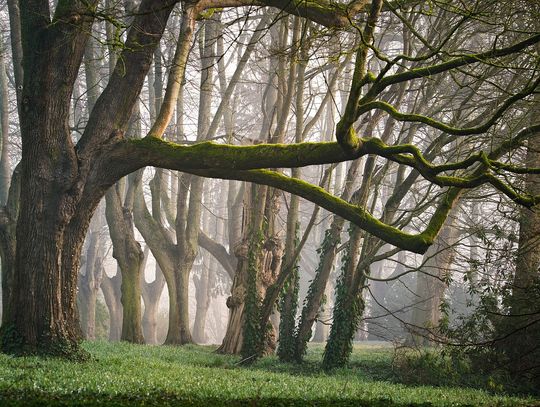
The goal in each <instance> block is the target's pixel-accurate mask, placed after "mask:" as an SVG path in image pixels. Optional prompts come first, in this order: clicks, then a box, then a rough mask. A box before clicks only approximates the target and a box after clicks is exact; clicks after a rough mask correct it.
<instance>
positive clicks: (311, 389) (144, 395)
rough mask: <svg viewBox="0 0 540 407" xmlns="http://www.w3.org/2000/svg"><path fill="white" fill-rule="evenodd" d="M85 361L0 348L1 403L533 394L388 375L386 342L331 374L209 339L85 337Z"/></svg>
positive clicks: (475, 398)
mask: <svg viewBox="0 0 540 407" xmlns="http://www.w3.org/2000/svg"><path fill="white" fill-rule="evenodd" d="M83 347H84V348H85V349H86V350H87V351H89V352H90V353H91V354H92V355H93V356H94V357H93V358H92V359H91V360H89V361H87V362H83V363H80V362H73V361H66V360H63V359H57V358H47V359H44V358H39V357H21V358H14V357H11V356H7V355H1V354H0V405H2V407H5V406H29V405H33V406H38V405H40V406H65V405H79V406H82V405H86V406H93V405H108V406H111V405H114V406H133V405H145V406H173V405H174V406H320V407H323V406H332V407H335V406H351V407H352V406H394V407H398V406H400V407H405V406H433V407H434V406H486V407H487V406H501V407H502V406H523V405H534V403H535V400H534V399H530V398H529V399H526V398H517V397H502V396H493V395H489V394H488V393H487V392H485V391H480V390H471V389H467V388H463V387H460V388H433V387H426V386H418V387H407V386H404V385H402V384H396V383H391V380H392V377H391V376H389V373H391V363H392V350H391V348H381V347H365V346H362V347H355V352H354V353H353V356H352V358H351V364H350V366H351V368H349V369H339V370H337V371H336V372H335V374H333V375H328V374H326V373H324V371H322V370H321V369H320V368H319V367H318V363H319V361H320V357H321V353H322V348H321V347H313V348H312V347H310V349H309V351H308V354H307V356H306V360H307V363H306V364H303V365H290V364H284V363H279V361H278V360H277V359H276V358H275V357H265V358H262V359H260V360H259V361H257V362H255V363H254V364H253V365H251V366H250V367H248V368H246V367H241V366H239V365H238V364H237V361H238V358H237V357H235V356H230V355H220V354H216V353H214V352H213V351H214V348H213V347H202V346H194V345H187V346H182V347H173V346H143V345H132V344H127V343H114V344H113V343H105V342H86V343H84V344H83Z"/></svg>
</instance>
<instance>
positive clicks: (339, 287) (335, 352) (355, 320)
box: [323, 225, 365, 370]
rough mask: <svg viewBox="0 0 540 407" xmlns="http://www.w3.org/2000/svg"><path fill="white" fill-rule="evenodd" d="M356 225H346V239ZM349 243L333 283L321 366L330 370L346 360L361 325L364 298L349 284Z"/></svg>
mask: <svg viewBox="0 0 540 407" xmlns="http://www.w3.org/2000/svg"><path fill="white" fill-rule="evenodd" d="M356 229H357V228H356V226H354V225H351V226H350V227H349V230H348V232H349V241H350V242H352V241H353V240H354V239H353V235H354V234H355V233H356ZM351 249H352V246H351V244H349V245H347V247H346V249H345V253H344V255H343V258H342V266H341V273H340V275H339V277H338V279H337V283H336V301H335V305H334V313H333V323H332V328H331V330H330V336H329V338H328V342H327V344H326V348H325V351H324V356H323V368H324V369H325V370H330V369H333V368H336V367H342V366H344V365H346V364H347V362H348V360H349V356H350V354H351V352H352V345H353V340H354V335H355V333H356V331H357V329H358V326H359V325H360V321H361V319H362V315H363V313H364V306H365V304H364V300H363V298H362V294H361V291H360V292H357V290H355V288H354V287H351V285H350V282H351V280H352V277H353V276H352V275H350V274H349V270H354V268H352V267H350V265H351V261H352V258H351Z"/></svg>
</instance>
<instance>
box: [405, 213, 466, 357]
mask: <svg viewBox="0 0 540 407" xmlns="http://www.w3.org/2000/svg"><path fill="white" fill-rule="evenodd" d="M456 222H457V213H456V209H453V210H452V211H451V213H450V214H449V218H448V220H447V222H446V224H445V226H444V227H443V229H442V230H441V233H440V234H439V236H438V237H437V239H435V242H434V243H433V245H432V246H431V247H430V248H429V249H428V251H427V252H426V254H425V255H424V258H423V260H422V267H421V268H420V272H419V273H418V274H417V277H416V289H415V294H416V295H415V299H414V301H415V304H414V306H413V311H412V318H411V327H410V337H409V338H408V342H409V343H410V344H411V345H415V346H429V345H434V344H437V343H438V342H439V341H437V338H438V329H437V327H438V325H439V321H440V319H441V301H442V300H443V299H444V293H445V291H446V288H447V287H448V283H447V282H446V281H447V280H448V279H449V275H448V273H450V272H451V266H452V262H453V259H454V256H455V249H454V245H455V244H456V243H457V240H458V238H459V231H458V229H457V227H456Z"/></svg>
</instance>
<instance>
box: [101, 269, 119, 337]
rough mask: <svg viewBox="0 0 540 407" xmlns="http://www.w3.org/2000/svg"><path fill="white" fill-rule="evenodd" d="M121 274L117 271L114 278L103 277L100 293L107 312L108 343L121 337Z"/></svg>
mask: <svg viewBox="0 0 540 407" xmlns="http://www.w3.org/2000/svg"><path fill="white" fill-rule="evenodd" d="M121 285H122V274H121V273H120V270H119V269H118V270H117V271H116V275H115V276H114V277H108V276H107V275H104V276H103V279H102V280H101V291H102V292H103V297H105V304H106V305H107V309H108V310H109V341H111V342H117V341H119V340H120V337H121V335H122V318H123V317H122V303H121V302H120V297H121V292H120V286H121Z"/></svg>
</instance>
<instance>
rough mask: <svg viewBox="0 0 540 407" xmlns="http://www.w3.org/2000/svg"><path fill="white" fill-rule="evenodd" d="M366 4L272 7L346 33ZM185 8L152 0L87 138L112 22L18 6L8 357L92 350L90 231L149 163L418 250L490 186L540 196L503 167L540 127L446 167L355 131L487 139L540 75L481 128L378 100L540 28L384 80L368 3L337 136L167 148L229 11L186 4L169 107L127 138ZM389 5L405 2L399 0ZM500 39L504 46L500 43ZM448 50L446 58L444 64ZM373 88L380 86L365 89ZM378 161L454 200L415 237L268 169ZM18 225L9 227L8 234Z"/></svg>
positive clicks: (62, 2) (70, 6) (44, 5)
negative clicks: (81, 100)
mask: <svg viewBox="0 0 540 407" xmlns="http://www.w3.org/2000/svg"><path fill="white" fill-rule="evenodd" d="M365 3H366V2H365V1H356V2H353V3H352V4H350V5H336V4H334V3H327V2H325V1H324V0H320V1H319V2H317V3H316V4H314V3H303V2H300V3H287V4H282V3H279V2H274V1H268V2H261V3H260V4H261V5H267V6H271V7H277V8H280V9H281V10H283V11H285V12H287V13H291V14H295V15H299V16H301V17H306V18H309V19H311V20H312V21H314V22H316V23H318V24H322V25H324V26H327V27H333V28H347V27H350V26H351V23H350V21H351V18H354V16H355V15H356V14H357V13H363V12H364V11H365V8H366V4H365ZM176 4H177V2H176V1H173V0H168V1H162V0H159V1H158V0H142V1H141V3H140V5H139V7H138V10H137V12H136V13H135V15H134V17H133V19H132V21H131V24H130V29H129V31H128V33H127V36H126V38H125V41H124V42H123V44H122V51H121V53H120V55H119V58H118V63H117V64H116V66H115V68H114V71H113V72H112V74H111V77H110V80H109V82H108V84H107V86H106V87H105V89H104V90H103V92H102V93H101V95H100V96H99V98H98V99H97V101H96V103H95V106H94V108H93V109H92V112H91V113H90V116H89V119H88V123H87V124H86V127H85V129H84V131H83V134H82V136H81V138H80V140H78V141H77V142H76V143H75V142H74V140H73V139H72V137H71V132H70V129H69V127H68V122H69V114H70V100H71V95H72V93H73V88H74V83H75V81H76V79H77V76H78V72H79V68H80V66H81V63H82V60H83V55H84V51H85V47H86V43H87V41H88V39H89V36H90V33H91V32H92V25H93V23H94V21H95V20H96V18H98V17H99V16H100V15H102V10H101V9H100V8H99V3H98V2H97V1H96V0H92V1H79V0H75V1H68V0H59V1H58V3H57V5H56V7H55V8H54V10H53V9H51V6H50V4H49V2H48V1H47V0H28V1H24V2H20V4H19V7H20V23H21V38H22V53H23V58H22V66H23V71H24V75H23V76H24V79H23V84H22V92H21V98H20V106H19V110H20V125H21V139H22V158H21V162H20V164H19V166H20V184H19V185H23V186H24V187H23V188H20V194H19V201H20V205H19V211H18V217H17V219H16V222H17V228H16V249H15V256H14V265H13V270H12V271H11V274H10V275H11V277H12V278H13V280H12V284H9V289H8V290H7V293H6V291H4V296H6V294H7V300H6V299H4V301H6V303H7V306H6V308H5V309H4V318H3V323H2V328H1V329H2V332H1V347H2V349H3V350H4V351H10V352H18V353H21V352H22V353H34V352H40V353H49V354H60V355H69V356H73V355H80V349H79V347H78V343H79V340H80V332H79V326H78V316H77V312H76V306H75V304H76V286H77V284H76V283H77V271H78V269H79V265H80V257H81V250H82V246H83V241H84V236H85V234H86V232H87V229H88V226H89V223H90V219H91V217H92V215H93V213H94V211H95V209H96V207H97V205H98V203H99V201H100V200H101V198H102V197H103V196H104V194H105V192H106V191H107V190H108V189H109V188H110V187H111V186H112V185H113V184H114V183H115V182H116V181H118V180H119V179H121V178H122V177H124V176H126V175H128V174H130V173H132V172H134V171H136V170H137V169H140V168H142V167H144V166H156V167H162V168H169V169H175V170H180V171H184V172H187V173H191V174H193V175H197V176H207V177H216V178H226V179H239V180H245V181H250V182H255V183H259V184H265V185H268V186H271V187H275V188H280V189H283V190H286V191H288V192H291V193H294V194H297V195H299V196H302V197H304V198H307V199H309V200H311V201H313V202H315V203H317V204H319V205H321V206H322V207H324V208H327V209H329V210H331V211H332V212H335V213H337V214H339V215H340V216H343V217H344V218H346V219H347V220H349V221H351V222H353V223H354V224H355V225H356V226H358V227H359V228H362V229H364V230H365V231H367V232H369V233H371V234H373V235H374V236H376V237H378V238H380V239H382V240H384V241H386V242H388V243H390V244H393V245H395V246H398V247H400V248H403V249H406V250H411V251H414V252H424V251H425V250H426V249H427V248H428V247H429V245H430V244H431V243H432V242H433V240H434V239H435V237H436V236H437V233H438V232H439V230H440V229H441V227H442V225H443V223H444V221H445V218H446V216H447V214H448V212H449V211H450V210H451V208H452V206H453V204H454V203H455V202H456V200H457V199H458V198H459V196H460V194H461V191H462V190H463V188H472V187H475V186H477V185H479V184H482V183H489V184H491V185H493V186H494V187H495V188H497V189H499V190H501V191H502V192H503V193H505V194H507V195H508V196H509V197H510V198H511V199H514V200H515V201H516V202H519V203H521V204H523V205H526V206H532V205H534V204H536V203H537V202H538V198H537V197H536V196H530V195H526V194H519V193H517V192H516V191H514V190H513V189H512V188H511V187H509V186H508V185H507V184H506V183H505V182H504V181H502V180H501V179H500V178H498V177H497V176H496V174H494V173H492V172H491V169H492V168H496V169H498V170H500V171H510V172H516V171H526V170H525V169H523V168H517V169H516V168H515V167H514V166H511V165H507V164H504V163H502V162H499V161H497V160H498V159H500V158H501V157H502V156H503V154H504V153H506V152H507V151H510V150H511V149H513V148H515V147H516V146H517V145H518V144H519V142H520V141H521V140H522V139H523V138H525V137H530V136H531V135H532V134H535V133H536V132H538V130H539V129H540V125H537V124H533V125H532V126H529V127H527V128H525V129H523V130H521V131H520V132H519V133H517V134H516V135H514V137H513V138H511V139H510V140H508V141H506V142H504V143H503V144H502V145H501V146H500V147H499V148H498V149H497V150H495V151H492V152H491V153H489V154H486V153H485V152H484V151H481V152H478V153H474V154H472V155H470V156H469V157H467V158H466V159H464V160H461V161H458V162H452V163H442V164H433V163H431V162H428V161H427V160H426V159H425V158H424V156H423V155H422V153H421V151H420V149H419V148H417V147H415V146H412V145H409V144H404V145H386V144H385V143H383V142H381V140H379V139H377V138H360V137H358V136H357V135H356V133H355V132H354V130H353V124H354V122H355V121H356V120H357V119H358V118H359V117H360V116H361V115H362V114H364V113H366V112H368V111H370V110H372V109H381V110H384V111H385V112H387V113H388V114H390V115H392V116H394V117H396V118H398V119H399V120H406V121H418V122H420V123H424V124H426V125H429V126H431V127H434V128H436V129H438V130H441V131H445V132H448V133H450V134H456V135H468V134H478V133H482V132H485V131H486V130H488V129H489V128H491V127H492V126H493V125H494V124H495V123H496V121H497V120H498V119H499V118H500V117H501V116H502V115H503V114H504V113H505V112H506V111H507V110H508V109H509V108H510V107H511V106H512V105H513V104H515V103H516V102H518V101H520V100H522V99H524V98H526V97H527V96H528V95H529V94H531V93H532V92H534V90H535V89H536V86H537V83H538V78H537V77H536V76H534V75H531V77H530V83H529V84H528V85H527V86H525V87H523V88H521V89H518V90H517V91H516V92H515V93H513V94H512V95H510V96H509V97H508V98H506V99H505V100H504V101H503V102H502V103H501V104H500V106H499V107H498V109H497V110H496V111H495V113H494V114H493V115H489V118H488V119H487V120H486V121H485V122H483V124H482V125H480V126H477V127H475V128H466V129H463V128H454V127H452V126H449V125H447V124H445V123H444V122H442V121H440V120H436V119H433V118H428V117H425V116H420V115H415V114H402V113H400V112H398V111H397V110H396V109H395V108H394V107H392V106H391V105H389V104H387V103H385V102H382V101H380V100H377V98H378V96H379V95H380V94H381V92H383V91H384V90H385V89H386V88H387V87H389V86H391V85H392V84H396V83H401V82H406V81H411V80H414V79H418V78H424V77H428V76H433V75H437V74H441V73H444V72H447V71H449V70H453V69H464V68H465V67H467V66H470V65H475V64H478V63H482V62H483V61H486V62H487V63H489V61H491V60H494V59H500V58H504V57H507V56H512V55H516V54H518V53H522V54H521V55H522V57H523V58H527V54H525V53H524V52H523V51H524V50H527V49H528V48H529V47H530V46H531V45H533V44H535V43H537V42H538V41H540V35H539V34H532V35H530V34H526V33H523V34H520V35H518V34H516V35H509V36H508V38H505V41H501V40H500V39H497V40H495V41H491V42H490V43H489V44H488V45H487V46H486V47H483V46H481V47H478V48H479V49H475V51H472V52H465V53H461V54H458V55H453V56H450V57H442V54H441V53H439V52H437V51H438V50H439V49H441V48H442V47H443V46H444V39H443V40H442V42H441V43H440V44H437V46H436V47H435V48H434V50H433V52H432V53H429V54H428V55H422V56H418V58H420V59H421V60H423V61H426V63H425V64H424V65H422V67H418V68H414V69H410V70H406V71H405V72H402V73H392V67H393V66H394V65H395V64H396V63H399V62H401V61H402V60H403V61H407V58H406V57H403V56H397V57H396V58H394V59H393V60H389V59H388V58H386V57H384V56H381V57H382V58H381V60H382V61H384V62H385V63H386V66H385V67H384V68H383V69H381V71H380V73H379V75H378V76H375V75H373V74H368V73H367V67H366V56H367V54H368V51H373V52H376V50H375V49H373V48H372V47H371V43H372V40H371V37H372V35H373V32H374V30H375V24H376V22H377V21H378V16H379V14H380V11H381V7H382V2H380V1H374V2H373V3H372V4H371V6H370V7H369V9H370V11H369V18H368V23H367V26H366V27H367V28H366V29H365V30H364V32H363V34H364V35H363V41H362V43H361V45H360V46H359V47H358V51H357V53H356V62H355V74H354V76H353V80H352V84H351V91H350V95H349V100H348V103H347V107H346V110H345V112H344V114H343V116H342V118H341V120H340V122H339V123H338V125H337V130H336V137H337V140H338V141H337V142H329V143H297V144H287V145H286V144H276V145H273V144H260V145H255V146H231V145H226V144H215V143H208V142H203V143H198V144H195V145H177V144H174V143H171V142H167V141H164V140H163V134H164V131H165V129H166V128H167V125H168V124H169V122H170V119H171V117H172V115H173V113H174V106H175V105H176V100H177V97H178V91H179V88H180V86H179V84H180V80H181V78H182V77H183V72H184V70H185V65H186V61H187V58H188V54H189V45H190V43H191V41H190V35H191V34H190V32H192V30H193V25H192V23H193V22H194V21H195V19H196V18H197V17H199V16H200V14H201V12H202V11H204V10H205V9H208V8H212V7H216V3H215V2H212V1H207V0H199V1H196V2H189V3H188V2H186V3H183V4H182V15H183V16H184V18H185V19H186V20H187V21H189V22H190V24H187V25H185V26H184V25H183V30H185V31H184V33H185V36H184V37H182V38H181V39H180V41H179V42H178V46H177V49H176V53H175V56H174V62H173V68H172V69H171V70H170V74H169V81H168V84H167V89H166V92H165V95H164V100H163V104H162V107H161V109H160V112H159V114H158V116H157V118H156V121H155V123H154V124H153V126H152V128H151V129H150V131H149V133H148V135H147V136H146V137H144V138H143V139H140V140H134V139H129V138H126V137H125V133H126V131H127V127H128V124H129V119H130V117H131V115H132V112H133V109H134V106H135V104H136V102H137V98H138V95H139V93H140V91H141V88H142V86H143V83H144V80H145V77H146V75H147V73H148V69H149V68H150V65H151V61H152V57H153V55H154V51H155V49H156V47H157V45H158V43H159V40H160V38H161V36H162V35H163V31H164V29H165V27H166V25H167V20H168V19H169V16H170V14H171V12H172V10H173V9H174V7H175V6H176ZM251 4H252V2H251V1H250V2H249V5H251ZM244 5H246V4H244V3H243V2H242V1H237V0H235V1H231V2H229V1H226V0H223V1H222V2H219V6H220V7H229V6H234V7H238V6H244ZM388 7H392V6H391V4H390V5H388ZM463 13H464V14H465V16H464V17H463V18H464V19H469V18H474V17H475V11H474V10H473V11H467V10H465V11H463ZM14 27H15V25H12V28H14ZM184 27H185V28H184ZM458 28H459V27H458ZM501 43H504V44H503V45H501V46H499V45H498V44H501ZM486 49H487V51H486ZM439 56H440V57H441V58H442V61H441V60H438V59H437V58H436V57H439ZM433 58H435V59H433ZM365 86H367V91H366V92H365V94H363V95H362V89H363V88H364V87H365ZM366 154H375V155H378V156H381V157H384V158H386V159H388V160H392V161H395V162H398V163H400V164H406V165H408V166H410V167H412V168H414V169H416V170H417V171H419V172H420V174H422V176H423V177H425V178H426V179H427V180H428V181H430V182H433V183H435V184H437V185H440V186H448V187H451V188H449V189H448V191H447V192H446V193H444V194H443V197H442V200H441V203H440V204H439V206H438V208H437V210H436V211H435V213H434V214H433V216H432V217H431V219H430V220H429V222H428V224H427V227H426V228H425V229H424V230H423V231H422V232H420V233H418V234H410V233H407V232H404V231H401V230H399V229H398V228H396V227H393V226H391V225H387V224H383V223H382V222H380V221H379V220H377V219H376V218H375V217H374V216H373V215H371V214H370V213H369V212H368V211H367V210H366V209H364V208H361V207H358V206H356V205H354V204H350V203H348V202H345V201H343V200H340V199H338V198H336V197H334V196H332V195H330V194H329V193H327V192H325V191H323V190H321V189H319V188H317V187H314V186H312V185H310V184H308V183H306V182H304V181H301V180H297V179H294V178H290V177H287V176H286V175H283V174H279V173H277V172H273V171H268V170H260V169H262V168H278V167H279V168H280V167H301V166H307V165H313V164H323V163H333V162H340V161H344V160H351V159H355V158H358V157H361V156H363V155H366ZM471 166H476V167H477V168H476V167H475V168H476V169H475V170H474V171H472V173H471V174H466V175H463V176H446V175H441V174H442V173H443V172H446V171H452V170H454V171H455V170H458V169H464V168H470V167H471ZM13 184H14V185H13ZM16 188H17V182H13V183H12V189H13V191H14V192H15V190H16ZM8 223H9V222H8ZM6 225H7V223H6V224H4V225H3V227H4V229H6ZM3 263H4V262H3ZM11 277H10V278H11ZM28 293H31V295H28Z"/></svg>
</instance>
